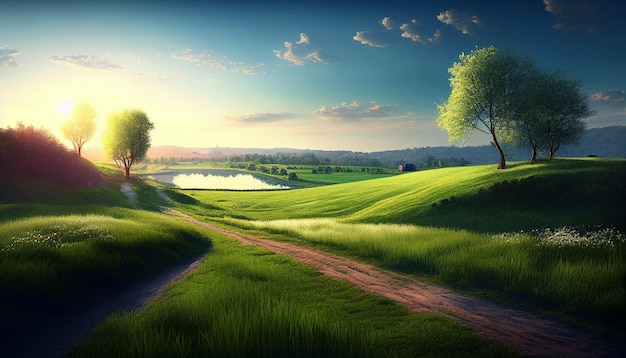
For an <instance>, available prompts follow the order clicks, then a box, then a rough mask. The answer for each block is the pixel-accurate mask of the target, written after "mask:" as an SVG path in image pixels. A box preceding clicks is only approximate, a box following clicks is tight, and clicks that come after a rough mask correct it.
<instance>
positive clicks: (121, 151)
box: [103, 109, 154, 180]
mask: <svg viewBox="0 0 626 358" xmlns="http://www.w3.org/2000/svg"><path fill="white" fill-rule="evenodd" d="M152 129H154V124H153V123H152V122H150V119H149V118H148V116H147V115H146V113H145V112H143V111H141V110H139V109H125V110H123V111H122V112H117V113H111V114H110V115H109V117H108V118H107V128H106V130H105V133H104V137H103V144H104V148H105V150H106V152H107V155H108V156H109V158H111V159H113V160H114V161H115V163H116V164H117V166H118V167H122V166H123V167H124V170H125V173H126V180H129V179H130V167H131V166H132V165H133V164H135V163H137V162H140V161H142V160H143V159H144V158H145V157H146V153H148V149H149V148H150V130H152Z"/></svg>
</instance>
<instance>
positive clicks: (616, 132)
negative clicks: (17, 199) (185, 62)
mask: <svg viewBox="0 0 626 358" xmlns="http://www.w3.org/2000/svg"><path fill="white" fill-rule="evenodd" d="M505 152H506V155H507V160H509V161H521V160H527V159H528V158H529V157H530V150H529V149H527V148H515V147H510V146H509V147H505ZM276 153H300V154H303V153H308V154H314V155H316V156H318V157H319V158H320V159H321V160H323V161H325V162H328V163H330V164H331V165H368V164H366V163H377V164H380V165H381V166H384V167H390V168H392V167H396V166H397V165H398V164H402V163H414V164H416V165H417V164H418V163H422V162H424V161H427V160H428V158H429V157H434V158H436V159H438V160H442V161H444V162H445V161H446V159H449V158H454V159H464V160H465V161H466V162H468V163H469V164H489V163H497V161H498V153H497V152H496V150H495V149H493V147H492V146H491V145H483V146H470V147H459V146H441V147H421V148H407V149H401V150H387V151H378V152H370V153H364V152H352V151H327V150H311V149H292V148H270V149H268V148H229V147H204V148H202V147H195V148H187V147H179V146H155V147H152V148H150V150H148V158H151V159H156V158H161V157H164V158H170V157H173V158H182V159H185V158H187V159H191V158H203V159H207V160H210V159H224V158H228V157H231V156H237V155H245V154H276ZM592 154H593V155H597V156H598V157H601V158H626V126H611V127H603V128H593V129H588V130H587V131H585V133H584V134H583V137H582V139H581V141H580V143H579V144H578V145H568V146H565V147H563V148H561V149H560V150H559V151H558V152H557V157H586V156H588V155H592ZM359 163H362V164H359Z"/></svg>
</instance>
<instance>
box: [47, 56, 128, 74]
mask: <svg viewBox="0 0 626 358" xmlns="http://www.w3.org/2000/svg"><path fill="white" fill-rule="evenodd" d="M49 60H50V62H52V63H56V64H58V65H67V66H76V67H81V68H87V69H93V70H103V71H119V70H121V69H123V68H124V67H122V66H121V65H118V64H116V63H113V62H111V60H110V59H109V58H108V56H106V55H105V56H102V57H95V56H93V55H75V56H50V57H49Z"/></svg>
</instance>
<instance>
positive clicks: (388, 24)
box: [380, 16, 395, 30]
mask: <svg viewBox="0 0 626 358" xmlns="http://www.w3.org/2000/svg"><path fill="white" fill-rule="evenodd" d="M380 23H381V24H382V25H383V26H384V27H385V28H386V29H387V30H391V29H393V26H394V25H395V24H394V22H393V20H391V18H389V16H387V17H384V18H383V19H382V20H380Z"/></svg>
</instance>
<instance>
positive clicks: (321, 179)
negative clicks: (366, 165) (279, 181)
mask: <svg viewBox="0 0 626 358" xmlns="http://www.w3.org/2000/svg"><path fill="white" fill-rule="evenodd" d="M294 172H295V173H296V174H297V175H298V178H300V179H304V180H307V181H311V182H317V183H327V184H343V183H354V182H357V181H362V180H371V179H381V178H387V177H390V176H396V175H398V173H393V174H391V173H385V174H371V173H361V172H352V173H330V174H313V173H311V171H310V170H294Z"/></svg>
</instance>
